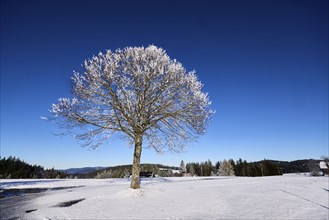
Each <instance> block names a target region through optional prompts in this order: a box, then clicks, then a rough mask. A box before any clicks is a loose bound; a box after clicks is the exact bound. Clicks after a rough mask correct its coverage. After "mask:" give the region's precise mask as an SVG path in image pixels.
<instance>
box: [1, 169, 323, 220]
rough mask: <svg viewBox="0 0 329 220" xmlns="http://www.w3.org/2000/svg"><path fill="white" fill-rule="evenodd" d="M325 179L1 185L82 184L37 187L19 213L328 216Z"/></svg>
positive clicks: (7, 184)
mask: <svg viewBox="0 0 329 220" xmlns="http://www.w3.org/2000/svg"><path fill="white" fill-rule="evenodd" d="M328 184H329V178H328V177H307V176H302V175H288V176H275V177H176V178H149V179H146V178H145V179H143V180H142V184H141V185H142V188H141V189H138V190H133V189H130V188H129V185H130V181H129V179H77V180H75V179H74V180H1V183H0V188H5V189H12V188H32V187H35V188H48V187H65V186H68V187H70V186H80V187H78V188H70V189H64V190H57V191H47V192H45V193H40V195H39V196H38V197H36V198H34V199H33V200H31V201H30V202H29V204H28V206H27V207H26V209H29V210H32V209H37V210H36V211H32V212H29V213H20V214H19V215H20V216H21V217H22V218H23V219H328V218H329V214H328V212H329V204H328V203H329V202H328V201H329V185H328ZM81 186H83V187H81ZM80 199H84V200H82V201H80V202H78V203H76V204H73V205H71V206H69V207H58V204H60V203H63V202H69V201H73V200H80Z"/></svg>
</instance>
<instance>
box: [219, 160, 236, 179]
mask: <svg viewBox="0 0 329 220" xmlns="http://www.w3.org/2000/svg"><path fill="white" fill-rule="evenodd" d="M218 174H219V175H221V176H234V168H233V166H232V164H231V162H230V161H227V160H223V161H222V162H220V165H219V169H218Z"/></svg>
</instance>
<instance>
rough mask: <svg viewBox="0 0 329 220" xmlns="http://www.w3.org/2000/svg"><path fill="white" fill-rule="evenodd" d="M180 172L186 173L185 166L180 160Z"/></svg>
mask: <svg viewBox="0 0 329 220" xmlns="http://www.w3.org/2000/svg"><path fill="white" fill-rule="evenodd" d="M180 171H181V172H182V173H186V166H185V163H184V160H182V161H181V162H180Z"/></svg>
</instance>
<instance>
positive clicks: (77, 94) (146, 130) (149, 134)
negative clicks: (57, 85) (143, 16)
mask: <svg viewBox="0 0 329 220" xmlns="http://www.w3.org/2000/svg"><path fill="white" fill-rule="evenodd" d="M83 67H84V69H83V71H82V72H81V73H79V72H74V74H73V76H72V80H73V89H72V97H71V98H60V99H59V101H58V103H56V104H53V105H52V109H51V110H50V112H51V113H52V115H51V117H49V119H50V120H52V121H54V122H56V123H57V124H58V125H59V126H60V127H61V128H63V129H65V130H66V132H65V134H73V136H74V137H75V138H76V139H78V140H79V141H82V144H83V145H84V146H88V147H92V148H97V147H98V146H100V145H101V144H102V143H104V142H105V141H106V140H108V139H109V138H110V137H111V135H113V134H119V136H118V137H120V138H124V139H125V140H128V141H129V143H130V144H131V145H134V154H133V168H132V178H131V188H134V189H136V188H139V187H140V182H139V172H140V159H141V153H142V143H144V141H145V142H146V145H147V146H148V147H150V148H153V149H155V150H156V151H157V152H160V153H162V152H164V151H166V150H169V151H181V150H182V149H183V146H184V144H185V143H187V142H188V141H191V140H193V139H194V138H196V137H197V136H199V135H201V134H203V133H204V132H205V129H206V127H207V125H208V121H209V117H210V116H211V115H212V113H213V111H212V110H211V108H210V105H211V102H210V100H209V97H208V95H207V93H204V92H202V91H201V89H202V87H203V85H202V83H201V82H200V81H199V80H198V78H197V76H196V74H195V71H191V72H187V71H186V70H185V68H184V67H183V66H182V64H181V63H179V62H178V61H176V60H175V59H174V60H172V59H170V58H169V56H168V55H167V54H166V52H165V51H164V50H163V49H161V48H158V47H156V46H153V45H151V46H148V47H146V48H144V47H128V48H125V49H123V50H121V49H117V50H116V51H114V52H112V51H110V50H108V51H106V53H105V54H103V53H101V52H100V53H99V54H98V55H97V56H93V57H92V58H91V59H89V60H86V61H85V62H84V65H83Z"/></svg>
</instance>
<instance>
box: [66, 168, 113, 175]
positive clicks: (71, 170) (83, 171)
mask: <svg viewBox="0 0 329 220" xmlns="http://www.w3.org/2000/svg"><path fill="white" fill-rule="evenodd" d="M107 168H108V167H81V168H69V169H65V170H61V171H62V172H64V173H66V174H69V175H77V174H88V173H92V172H95V171H98V170H104V169H107Z"/></svg>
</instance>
